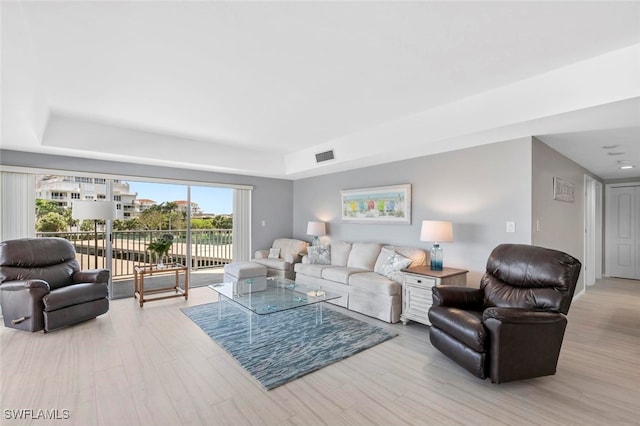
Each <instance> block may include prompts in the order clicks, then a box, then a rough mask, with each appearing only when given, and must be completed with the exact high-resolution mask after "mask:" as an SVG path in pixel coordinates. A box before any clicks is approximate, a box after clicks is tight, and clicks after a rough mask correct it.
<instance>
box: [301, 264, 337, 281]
mask: <svg viewBox="0 0 640 426" xmlns="http://www.w3.org/2000/svg"><path fill="white" fill-rule="evenodd" d="M327 267H329V266H328V265H315V264H311V263H296V264H295V265H294V270H295V271H296V273H297V274H302V275H308V276H310V277H316V278H322V270H323V269H325V268H327Z"/></svg>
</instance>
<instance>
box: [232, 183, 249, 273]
mask: <svg viewBox="0 0 640 426" xmlns="http://www.w3.org/2000/svg"><path fill="white" fill-rule="evenodd" d="M232 256H233V261H234V262H244V261H248V260H250V259H251V190H250V189H234V190H233V251H232Z"/></svg>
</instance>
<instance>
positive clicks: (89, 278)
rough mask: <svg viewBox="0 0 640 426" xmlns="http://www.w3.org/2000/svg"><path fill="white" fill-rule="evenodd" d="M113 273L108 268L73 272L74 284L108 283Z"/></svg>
mask: <svg viewBox="0 0 640 426" xmlns="http://www.w3.org/2000/svg"><path fill="white" fill-rule="evenodd" d="M109 275H111V273H110V272H109V270H108V269H87V270H85V271H77V272H75V273H74V274H73V277H72V279H73V282H74V284H78V283H108V282H109Z"/></svg>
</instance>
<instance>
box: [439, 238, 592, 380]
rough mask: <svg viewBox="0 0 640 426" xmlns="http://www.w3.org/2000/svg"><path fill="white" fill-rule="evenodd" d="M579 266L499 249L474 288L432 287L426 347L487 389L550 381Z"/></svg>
mask: <svg viewBox="0 0 640 426" xmlns="http://www.w3.org/2000/svg"><path fill="white" fill-rule="evenodd" d="M581 266H582V265H581V264H580V262H579V261H578V260H577V259H575V258H574V257H572V256H570V255H568V254H566V253H563V252H560V251H557V250H552V249H547V248H542V247H536V246H529V245H521V244H502V245H499V246H498V247H496V248H495V249H494V250H493V251H492V253H491V255H490V257H489V260H488V261H487V270H486V273H485V274H484V276H483V277H482V281H481V283H480V288H479V289H477V288H469V287H456V286H438V287H433V306H432V307H431V309H430V310H429V320H430V321H431V330H430V335H429V338H430V340H431V344H432V345H433V346H434V347H436V348H437V349H438V350H440V351H441V352H442V353H444V354H445V355H447V356H448V357H449V358H451V359H452V360H454V361H455V362H457V363H458V364H460V365H461V366H463V367H464V368H466V369H467V370H468V371H469V372H471V373H472V374H474V375H476V376H478V377H480V378H481V379H485V378H487V377H489V378H490V379H491V381H492V382H493V383H503V382H509V381H512V380H520V379H528V378H532V377H539V376H547V375H551V374H555V372H556V366H557V364H558V357H559V356H560V347H561V346H562V339H563V337H564V331H565V328H566V326H567V319H566V317H565V315H566V314H567V312H568V311H569V305H570V304H571V299H572V298H573V293H574V291H575V287H576V283H577V281H578V276H579V275H580V268H581Z"/></svg>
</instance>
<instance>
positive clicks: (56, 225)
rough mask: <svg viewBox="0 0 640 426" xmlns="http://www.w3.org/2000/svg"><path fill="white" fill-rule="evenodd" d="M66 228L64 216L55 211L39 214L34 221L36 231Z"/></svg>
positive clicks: (60, 230)
mask: <svg viewBox="0 0 640 426" xmlns="http://www.w3.org/2000/svg"><path fill="white" fill-rule="evenodd" d="M66 229H67V222H66V221H65V220H64V217H63V216H62V215H61V214H59V213H55V212H49V213H47V214H45V215H43V216H41V217H40V218H39V219H38V220H37V222H36V230H37V231H38V232H62V231H65V230H66Z"/></svg>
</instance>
